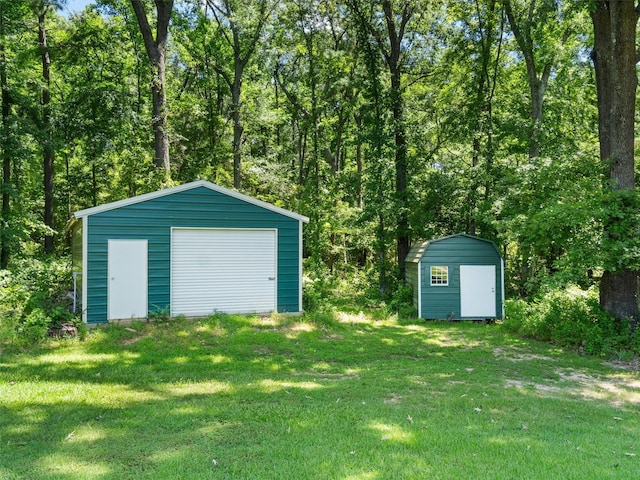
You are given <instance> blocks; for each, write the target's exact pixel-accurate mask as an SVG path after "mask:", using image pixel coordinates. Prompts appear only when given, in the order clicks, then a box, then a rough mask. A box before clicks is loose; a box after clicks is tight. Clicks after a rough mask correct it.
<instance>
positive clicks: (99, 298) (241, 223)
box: [86, 187, 301, 323]
mask: <svg viewBox="0 0 640 480" xmlns="http://www.w3.org/2000/svg"><path fill="white" fill-rule="evenodd" d="M87 220H88V237H87V253H88V260H87V266H86V267H87V277H88V278H87V305H86V308H87V322H89V323H98V322H106V321H107V240H108V239H146V240H147V241H148V245H149V251H148V265H149V269H148V275H149V278H148V285H149V297H148V298H149V301H148V303H149V312H153V311H156V310H168V309H169V307H170V284H171V271H170V270H171V268H170V265H171V264H170V259H171V228H172V227H187V228H270V229H273V228H276V229H277V230H278V238H277V242H278V259H277V260H278V265H277V269H278V286H277V287H278V297H277V310H278V311H279V312H298V311H300V310H301V305H299V284H300V281H301V279H300V278H299V277H300V275H299V251H300V250H299V221H298V220H297V219H294V218H290V217H287V216H284V215H281V214H279V213H277V212H273V211H270V210H267V209H265V208H262V207H260V206H258V205H253V204H250V203H247V202H245V201H243V200H240V199H237V198H234V197H230V196H228V195H224V194H223V193H220V192H216V191H213V190H211V189H208V188H206V187H197V188H193V189H190V190H185V191H182V192H176V193H173V194H171V195H166V196H161V197H158V198H154V199H151V200H146V201H143V202H139V203H134V204H131V205H127V206H123V207H120V208H116V209H113V210H108V211H104V212H100V213H96V214H93V215H89V216H88V217H87Z"/></svg>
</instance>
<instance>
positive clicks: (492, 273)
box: [460, 265, 496, 318]
mask: <svg viewBox="0 0 640 480" xmlns="http://www.w3.org/2000/svg"><path fill="white" fill-rule="evenodd" d="M460 316H461V317H473V318H477V317H480V318H482V317H486V318H492V317H495V316H496V267H495V265H460Z"/></svg>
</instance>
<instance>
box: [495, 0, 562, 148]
mask: <svg viewBox="0 0 640 480" xmlns="http://www.w3.org/2000/svg"><path fill="white" fill-rule="evenodd" d="M532 6H533V5H532ZM504 7H505V12H506V14H507V19H508V20H509V25H510V26H511V31H512V32H513V36H514V37H515V39H516V42H517V43H518V47H519V48H520V52H521V53H522V55H523V56H524V61H525V65H526V67H527V79H528V84H529V94H530V96H531V109H530V112H529V114H530V117H529V118H530V120H531V132H530V136H529V158H530V159H534V158H537V157H539V156H540V143H541V138H540V134H541V132H542V119H543V108H542V107H543V104H544V95H545V93H546V91H547V86H548V84H549V77H550V76H551V68H552V66H553V62H554V59H553V57H551V58H550V59H548V60H547V61H546V62H545V64H544V65H543V66H542V71H539V65H536V61H535V56H534V51H533V49H534V44H535V43H534V41H533V39H532V38H531V31H530V29H531V25H532V24H533V22H534V18H532V17H531V15H532V13H533V9H532V8H530V9H529V18H527V20H526V21H524V22H522V24H521V23H520V22H518V20H517V19H516V17H515V15H514V13H513V6H512V4H511V1H510V0H504Z"/></svg>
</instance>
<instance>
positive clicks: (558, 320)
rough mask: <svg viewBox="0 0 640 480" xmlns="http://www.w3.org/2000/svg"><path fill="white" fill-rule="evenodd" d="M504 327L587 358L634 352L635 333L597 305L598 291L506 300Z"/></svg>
mask: <svg viewBox="0 0 640 480" xmlns="http://www.w3.org/2000/svg"><path fill="white" fill-rule="evenodd" d="M505 310H506V319H505V321H504V325H505V327H506V328H507V329H508V330H510V331H512V332H516V333H518V334H520V335H523V336H525V337H529V338H536V339H538V340H543V341H549V342H553V343H554V344H556V345H558V346H561V347H564V348H570V349H574V350H577V351H579V352H581V353H585V354H588V355H597V356H604V357H609V358H611V357H614V356H616V355H619V354H620V352H624V351H631V352H632V353H636V354H637V353H640V351H639V350H638V333H637V332H635V333H633V334H631V333H630V330H629V325H628V324H625V323H622V322H619V321H617V320H616V319H614V318H613V317H612V316H610V315H608V314H607V313H605V312H604V311H602V309H601V308H600V306H599V303H598V290H597V289H596V288H590V289H588V290H584V289H582V288H580V287H578V286H576V285H570V286H568V287H567V288H557V289H554V290H550V291H548V292H547V293H545V294H544V295H542V296H541V297H540V298H539V299H537V300H535V301H532V302H526V301H525V300H521V299H517V300H507V302H506V305H505Z"/></svg>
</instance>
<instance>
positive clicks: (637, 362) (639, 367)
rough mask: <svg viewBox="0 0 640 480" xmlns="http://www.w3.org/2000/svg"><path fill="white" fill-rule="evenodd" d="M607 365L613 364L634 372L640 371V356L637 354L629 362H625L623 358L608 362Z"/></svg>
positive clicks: (615, 366) (614, 366)
mask: <svg viewBox="0 0 640 480" xmlns="http://www.w3.org/2000/svg"><path fill="white" fill-rule="evenodd" d="M607 365H610V366H612V367H613V368H619V369H620V370H629V371H632V372H640V357H638V356H636V357H635V358H634V359H633V360H631V361H629V362H623V361H622V360H616V361H612V362H608V363H607Z"/></svg>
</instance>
